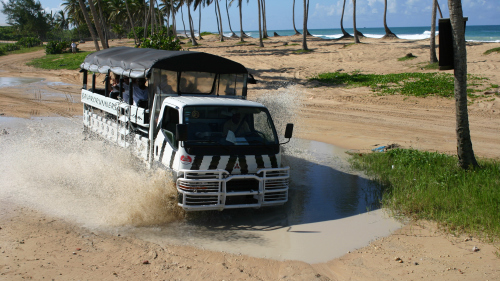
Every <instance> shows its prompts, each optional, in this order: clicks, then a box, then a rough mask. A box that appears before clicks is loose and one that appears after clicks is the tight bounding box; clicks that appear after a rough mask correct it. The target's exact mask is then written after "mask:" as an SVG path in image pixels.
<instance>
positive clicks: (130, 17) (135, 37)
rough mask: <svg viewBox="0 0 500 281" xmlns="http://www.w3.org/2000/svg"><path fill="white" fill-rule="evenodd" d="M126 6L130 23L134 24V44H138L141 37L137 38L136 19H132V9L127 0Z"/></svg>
mask: <svg viewBox="0 0 500 281" xmlns="http://www.w3.org/2000/svg"><path fill="white" fill-rule="evenodd" d="M125 8H126V9H127V15H128V18H129V20H130V25H131V26H132V31H133V32H134V44H135V45H136V46H138V45H139V44H140V42H139V39H138V38H137V33H136V32H135V27H134V21H133V20H132V15H131V14H130V10H129V8H128V3H127V0H125Z"/></svg>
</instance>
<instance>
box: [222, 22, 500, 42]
mask: <svg viewBox="0 0 500 281" xmlns="http://www.w3.org/2000/svg"><path fill="white" fill-rule="evenodd" d="M389 28H390V29H391V31H392V32H393V33H395V34H396V35H397V36H398V37H399V38H401V39H408V40H421V39H428V38H429V37H430V35H431V27H430V26H416V27H389ZM238 29H239V26H236V27H233V30H234V31H235V32H236V34H237V35H238V34H239V30H238ZM436 29H438V28H437V26H436ZM237 30H238V31H237ZM345 30H346V31H347V32H349V34H352V33H353V29H352V28H345ZM358 30H359V31H360V32H361V33H363V35H365V36H366V37H370V38H382V36H384V35H385V30H384V28H383V27H375V28H367V27H361V28H358ZM299 31H300V32H302V30H301V29H299ZM274 32H276V33H278V35H281V36H289V35H294V34H295V32H294V31H293V30H269V29H268V31H267V33H268V35H269V36H273V34H274ZM245 33H246V34H248V35H249V36H252V37H254V38H257V37H259V31H258V30H257V31H255V30H254V31H245ZM309 33H311V34H312V35H313V36H317V37H321V38H324V39H337V38H340V37H341V36H342V31H341V30H340V28H333V29H309ZM225 35H227V36H230V35H231V34H230V33H225ZM465 40H467V41H471V42H496V43H500V25H470V26H469V25H468V26H467V27H466V29H465Z"/></svg>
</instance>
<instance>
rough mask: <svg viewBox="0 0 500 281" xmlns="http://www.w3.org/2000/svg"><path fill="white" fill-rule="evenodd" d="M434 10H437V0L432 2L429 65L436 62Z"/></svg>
mask: <svg viewBox="0 0 500 281" xmlns="http://www.w3.org/2000/svg"><path fill="white" fill-rule="evenodd" d="M436 10H437V0H432V22H431V42H430V45H431V50H430V51H431V53H430V55H431V58H430V63H436V62H438V59H437V56H436Z"/></svg>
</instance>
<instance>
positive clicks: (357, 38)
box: [352, 0, 360, 43]
mask: <svg viewBox="0 0 500 281" xmlns="http://www.w3.org/2000/svg"><path fill="white" fill-rule="evenodd" d="M352 5H353V9H352V10H353V11H352V27H353V29H354V43H360V42H359V36H358V32H357V30H356V0H352Z"/></svg>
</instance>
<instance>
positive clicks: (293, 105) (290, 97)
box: [256, 85, 305, 139]
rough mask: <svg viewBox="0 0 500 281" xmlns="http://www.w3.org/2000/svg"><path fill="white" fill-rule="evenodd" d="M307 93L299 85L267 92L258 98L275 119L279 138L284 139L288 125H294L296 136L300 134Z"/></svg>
mask: <svg viewBox="0 0 500 281" xmlns="http://www.w3.org/2000/svg"><path fill="white" fill-rule="evenodd" d="M304 96H305V93H304V91H303V90H302V89H300V88H299V87H298V86H297V85H290V86H287V87H285V88H279V89H277V90H272V92H266V93H264V94H262V95H260V96H259V97H257V98H256V101H257V102H259V103H261V104H263V105H264V106H265V107H267V109H268V110H269V113H271V116H272V117H273V121H274V126H275V127H276V131H277V133H278V136H279V137H280V139H281V138H283V134H284V132H285V128H286V124H287V123H294V135H297V133H298V132H300V128H301V126H300V123H299V117H300V113H301V111H302V108H303V106H304V105H303V101H304Z"/></svg>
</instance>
